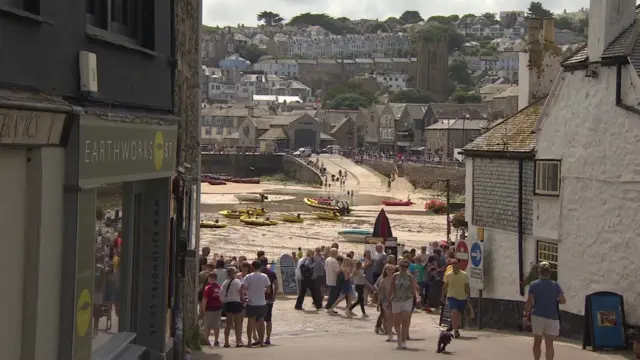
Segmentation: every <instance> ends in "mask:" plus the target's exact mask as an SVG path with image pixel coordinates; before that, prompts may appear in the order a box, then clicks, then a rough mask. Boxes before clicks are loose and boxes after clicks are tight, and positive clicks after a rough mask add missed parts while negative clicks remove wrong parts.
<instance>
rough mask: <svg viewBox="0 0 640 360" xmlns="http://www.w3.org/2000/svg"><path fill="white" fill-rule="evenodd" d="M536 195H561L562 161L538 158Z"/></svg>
mask: <svg viewBox="0 0 640 360" xmlns="http://www.w3.org/2000/svg"><path fill="white" fill-rule="evenodd" d="M535 168H536V171H535V173H536V183H535V191H534V193H535V194H536V195H555V196H558V195H560V161H558V160H536V167H535Z"/></svg>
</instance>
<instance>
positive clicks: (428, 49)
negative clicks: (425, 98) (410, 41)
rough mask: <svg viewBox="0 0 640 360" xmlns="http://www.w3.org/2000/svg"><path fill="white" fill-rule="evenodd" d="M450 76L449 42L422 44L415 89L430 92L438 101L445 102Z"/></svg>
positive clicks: (419, 49) (419, 52)
mask: <svg viewBox="0 0 640 360" xmlns="http://www.w3.org/2000/svg"><path fill="white" fill-rule="evenodd" d="M410 75H411V74H410ZM448 76H449V48H448V45H447V41H446V40H442V41H440V42H430V43H427V42H425V41H422V42H420V44H419V45H418V58H417V64H416V75H415V77H416V86H415V87H416V88H417V89H420V90H425V91H428V92H430V93H431V94H433V96H434V97H435V99H436V100H437V101H439V102H444V101H445V100H446V99H447V94H448V84H449V80H448Z"/></svg>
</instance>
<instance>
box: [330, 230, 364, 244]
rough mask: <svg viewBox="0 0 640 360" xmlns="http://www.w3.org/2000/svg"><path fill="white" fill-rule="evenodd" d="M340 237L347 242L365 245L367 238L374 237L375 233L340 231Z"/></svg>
mask: <svg viewBox="0 0 640 360" xmlns="http://www.w3.org/2000/svg"><path fill="white" fill-rule="evenodd" d="M338 235H340V236H341V237H342V238H343V239H344V240H345V241H349V242H359V243H363V242H364V239H365V238H366V237H367V236H371V235H373V231H371V230H365V229H345V230H342V231H338Z"/></svg>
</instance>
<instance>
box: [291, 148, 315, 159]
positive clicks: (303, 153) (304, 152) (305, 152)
mask: <svg viewBox="0 0 640 360" xmlns="http://www.w3.org/2000/svg"><path fill="white" fill-rule="evenodd" d="M311 154H312V152H311V148H310V147H308V146H307V147H302V148H300V149H298V150H296V152H294V153H293V156H297V157H301V158H305V157H310V156H311Z"/></svg>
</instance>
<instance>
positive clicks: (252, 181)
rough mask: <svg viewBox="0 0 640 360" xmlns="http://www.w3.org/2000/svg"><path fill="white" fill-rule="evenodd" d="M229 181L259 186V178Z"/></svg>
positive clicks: (232, 179)
mask: <svg viewBox="0 0 640 360" xmlns="http://www.w3.org/2000/svg"><path fill="white" fill-rule="evenodd" d="M229 181H231V182H234V183H238V184H260V179H259V178H231V179H229Z"/></svg>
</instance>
